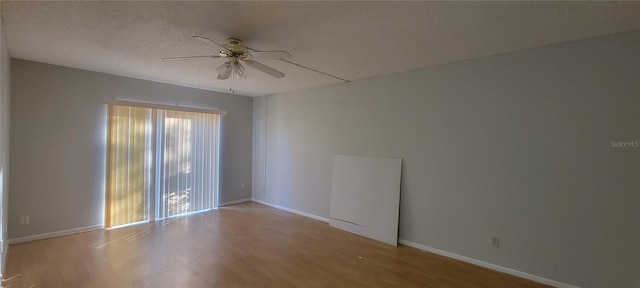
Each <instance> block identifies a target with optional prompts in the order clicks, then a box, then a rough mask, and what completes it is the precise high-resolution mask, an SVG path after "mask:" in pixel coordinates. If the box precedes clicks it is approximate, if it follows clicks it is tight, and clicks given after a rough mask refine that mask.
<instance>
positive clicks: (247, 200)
mask: <svg viewBox="0 0 640 288" xmlns="http://www.w3.org/2000/svg"><path fill="white" fill-rule="evenodd" d="M249 201H251V198H245V199H238V200H233V201H227V202H222V203H218V207H224V206H229V205H234V204H240V203H244V202H249Z"/></svg>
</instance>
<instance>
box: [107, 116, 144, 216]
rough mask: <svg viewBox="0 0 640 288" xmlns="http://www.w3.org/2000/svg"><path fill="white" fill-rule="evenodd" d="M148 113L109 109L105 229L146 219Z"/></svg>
mask: <svg viewBox="0 0 640 288" xmlns="http://www.w3.org/2000/svg"><path fill="white" fill-rule="evenodd" d="M151 112H152V111H151V109H149V108H140V107H126V106H110V107H109V116H108V117H109V119H108V125H109V132H108V133H109V134H108V136H107V146H108V152H107V187H106V188H107V197H106V198H107V201H106V203H107V205H106V219H105V222H106V223H105V224H106V226H108V227H111V226H118V225H125V224H129V223H135V222H140V221H146V220H148V219H149V196H150V191H151V190H150V184H151V182H150V177H151V170H150V167H151V158H150V157H151V154H150V153H149V152H150V151H151V143H152V138H151V135H152V134H151V132H152V127H151Z"/></svg>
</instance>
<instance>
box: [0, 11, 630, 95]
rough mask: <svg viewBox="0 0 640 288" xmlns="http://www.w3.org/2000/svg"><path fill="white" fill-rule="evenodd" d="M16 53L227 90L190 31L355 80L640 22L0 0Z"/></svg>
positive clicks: (266, 86)
mask: <svg viewBox="0 0 640 288" xmlns="http://www.w3.org/2000/svg"><path fill="white" fill-rule="evenodd" d="M0 5H1V9H2V17H3V21H4V25H3V26H4V27H5V31H6V35H7V41H8V47H9V51H10V55H11V56H12V57H14V58H20V59H27V60H32V61H38V62H44V63H51V64H56V65H62V66H68V67H74V68H80V69H86V70H91V71H98V72H104V73H110V74H116V75H123V76H128V77H134V78H142V79H150V80H154V81H160V82H166V83H175V84H179V85H185V86H192V87H199V88H204V89H208V90H214V91H223V92H226V91H228V89H229V81H221V80H216V79H215V78H216V75H217V72H216V71H215V68H216V67H217V66H218V65H219V64H220V63H221V61H223V60H221V59H200V60H185V61H180V62H176V61H163V60H161V58H163V57H170V56H183V55H202V54H209V53H212V54H215V52H216V51H214V50H215V49H212V47H210V46H207V45H205V44H203V43H202V42H200V41H197V40H195V39H192V38H191V36H192V35H202V36H205V37H209V38H212V39H214V40H218V41H220V42H224V40H225V39H226V38H229V37H236V38H240V39H242V40H243V41H244V42H245V44H246V45H247V46H250V47H252V48H255V49H258V50H286V51H289V52H290V53H291V54H292V55H293V58H292V59H291V60H292V61H294V62H297V63H299V64H302V65H305V66H309V67H312V68H315V69H318V70H321V71H324V72H327V73H330V74H333V75H335V76H338V77H341V78H344V79H348V80H357V79H362V78H367V77H372V76H377V75H384V74H391V73H396V72H401V71H409V70H413V69H417V68H422V67H428V66H433V65H439V64H444V63H450V62H455V61H460V60H464V59H471V58H479V57H486V56H490V55H496V54H502V53H508V52H513V51H518V50H523V49H529V48H533V47H540V46H546V45H552V44H556V43H561V42H567V41H572V40H578V39H584V38H589V37H595V36H601V35H607V34H613V33H618V32H624V31H630V30H636V29H640V2H397V1H394V2H365V1H357V2H115V1H113V2H112V1H109V2H23V1H18V2H7V1H2V2H1V4H0ZM263 62H264V64H267V65H269V66H272V67H274V68H276V69H279V70H281V71H282V72H284V73H286V74H287V76H286V77H284V78H282V79H274V78H271V77H270V76H268V75H266V74H263V73H260V72H258V71H255V70H252V69H251V68H247V69H248V78H247V79H242V80H237V81H236V93H237V94H240V95H248V96H257V95H266V94H271V93H276V92H285V91H293V90H301V89H306V88H311V87H317V86H322V85H327V84H332V83H339V82H340V81H339V80H336V79H333V78H330V77H327V76H324V75H322V74H318V73H315V72H312V71H308V70H305V69H302V68H299V67H295V66H292V65H290V64H287V63H284V62H281V61H279V60H268V61H267V60H264V61H263Z"/></svg>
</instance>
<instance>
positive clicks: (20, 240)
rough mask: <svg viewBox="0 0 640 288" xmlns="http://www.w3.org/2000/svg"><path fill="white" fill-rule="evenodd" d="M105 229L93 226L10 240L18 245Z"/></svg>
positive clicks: (100, 226)
mask: <svg viewBox="0 0 640 288" xmlns="http://www.w3.org/2000/svg"><path fill="white" fill-rule="evenodd" d="M103 228H104V225H93V226H85V227H79V228H73V229H69V230H62V231H56V232H50V233H43V234H38V235H31V236H27V237H21V238H13V239H9V244H16V243H22V242H28V241H34V240H40V239H46V238H53V237H60V236H65V235H71V234H77V233H82V232H88V231H92V230H97V229H103Z"/></svg>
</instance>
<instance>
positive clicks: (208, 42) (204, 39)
mask: <svg viewBox="0 0 640 288" xmlns="http://www.w3.org/2000/svg"><path fill="white" fill-rule="evenodd" d="M193 38H196V39H198V40H200V41H202V42H204V43H206V44H208V45H211V46H214V47H216V49H222V50H224V51H229V49H227V48H225V47H224V46H222V45H220V44H218V42H216V41H213V40H211V39H209V38H205V37H202V36H193Z"/></svg>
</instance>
